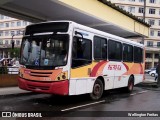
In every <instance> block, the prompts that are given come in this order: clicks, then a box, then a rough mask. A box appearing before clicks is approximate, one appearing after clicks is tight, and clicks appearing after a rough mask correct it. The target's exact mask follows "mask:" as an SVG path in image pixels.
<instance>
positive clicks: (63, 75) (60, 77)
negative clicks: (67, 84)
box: [56, 72, 68, 81]
mask: <svg viewBox="0 0 160 120" xmlns="http://www.w3.org/2000/svg"><path fill="white" fill-rule="evenodd" d="M67 78H68V72H62V73H60V74H59V75H58V76H57V78H56V80H57V81H59V80H66V79H67Z"/></svg>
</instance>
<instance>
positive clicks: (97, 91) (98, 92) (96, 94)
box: [90, 79, 104, 100]
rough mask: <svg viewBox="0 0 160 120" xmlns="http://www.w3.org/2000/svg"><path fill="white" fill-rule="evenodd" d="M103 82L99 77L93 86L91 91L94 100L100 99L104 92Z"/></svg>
mask: <svg viewBox="0 0 160 120" xmlns="http://www.w3.org/2000/svg"><path fill="white" fill-rule="evenodd" d="M103 90H104V89H103V83H102V81H101V80H100V79H97V80H96V81H95V83H94V86H93V91H92V93H90V98H91V99H92V100H98V99H100V98H101V97H102V94H103Z"/></svg>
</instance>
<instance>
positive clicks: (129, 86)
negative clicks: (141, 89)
mask: <svg viewBox="0 0 160 120" xmlns="http://www.w3.org/2000/svg"><path fill="white" fill-rule="evenodd" d="M133 87H134V78H133V76H130V77H129V80H128V86H127V92H129V93H130V92H132V91H133Z"/></svg>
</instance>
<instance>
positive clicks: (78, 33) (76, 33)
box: [75, 31, 83, 40]
mask: <svg viewBox="0 0 160 120" xmlns="http://www.w3.org/2000/svg"><path fill="white" fill-rule="evenodd" d="M75 35H80V36H81V37H82V40H83V35H82V33H80V32H77V31H75Z"/></svg>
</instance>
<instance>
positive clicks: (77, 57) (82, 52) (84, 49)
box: [72, 37, 92, 68]
mask: <svg viewBox="0 0 160 120" xmlns="http://www.w3.org/2000/svg"><path fill="white" fill-rule="evenodd" d="M91 62H92V42H91V41H90V40H88V39H82V38H79V37H74V39H73V47H72V68H75V67H79V66H83V65H86V64H89V63H91Z"/></svg>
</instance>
